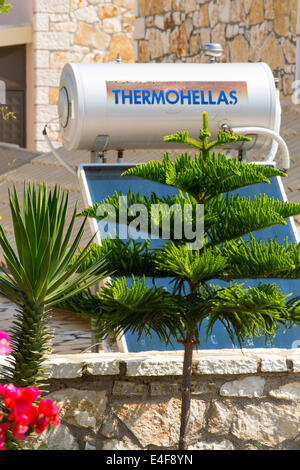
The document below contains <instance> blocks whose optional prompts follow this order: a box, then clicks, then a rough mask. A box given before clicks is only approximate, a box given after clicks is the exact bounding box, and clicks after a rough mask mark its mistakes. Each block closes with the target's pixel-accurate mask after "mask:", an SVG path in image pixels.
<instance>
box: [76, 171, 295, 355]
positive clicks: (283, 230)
mask: <svg viewBox="0 0 300 470" xmlns="http://www.w3.org/2000/svg"><path fill="white" fill-rule="evenodd" d="M132 166H134V165H132V164H90V165H81V166H80V173H79V175H80V176H79V178H80V183H81V188H82V191H83V195H84V197H85V201H86V204H87V206H88V205H93V204H95V203H99V202H101V201H102V200H103V199H104V198H105V197H107V196H112V195H113V193H114V191H118V192H122V193H123V194H126V193H127V191H128V190H131V192H132V193H134V194H136V193H140V194H141V195H142V196H150V195H151V193H152V192H155V193H157V194H158V195H159V196H164V195H174V194H177V189H175V188H172V187H170V186H166V185H162V184H159V183H155V182H151V181H145V180H142V179H140V178H134V177H127V178H120V175H121V173H123V172H124V171H125V170H126V169H128V168H130V167H132ZM238 192H239V195H240V197H243V196H245V197H253V196H255V195H259V194H266V195H267V196H268V197H274V198H275V199H279V200H281V201H283V200H286V195H285V191H284V188H283V185H282V182H281V178H280V177H276V178H271V184H269V185H268V184H257V185H254V186H249V187H247V188H243V189H241V190H239V191H238ZM234 193H235V192H234ZM92 224H93V230H94V232H96V231H97V230H99V231H101V236H102V238H105V237H106V236H109V233H108V232H105V233H103V229H104V226H102V225H101V222H96V221H95V220H94V221H93V222H92ZM106 227H107V224H106ZM117 231H118V229H117ZM253 235H254V236H255V238H256V239H257V240H258V239H263V240H268V239H269V238H270V239H274V238H275V237H276V236H277V241H278V243H280V244H284V243H285V239H286V237H287V238H288V241H289V242H298V241H299V240H298V239H297V232H296V227H295V225H294V221H293V220H292V219H288V220H287V225H284V226H283V225H276V226H274V227H271V228H267V229H264V230H260V231H257V232H254V233H253ZM245 238H247V237H245ZM158 243H161V241H160V240H151V242H150V247H152V248H155V247H157V246H158ZM170 280H171V279H168V278H165V279H156V280H155V282H156V284H157V285H158V286H164V287H165V288H166V289H167V290H169V289H171V286H170ZM130 282H131V279H128V285H130ZM147 282H148V283H149V285H150V284H152V282H153V281H152V278H151V279H150V278H149V279H147ZM239 282H240V281H239ZM244 282H245V287H247V286H256V285H257V284H258V283H259V282H260V280H259V279H255V280H253V279H251V280H245V281H244ZM263 282H265V283H273V282H275V283H276V284H277V285H278V286H279V287H280V289H281V290H282V292H283V293H284V294H292V296H295V295H299V291H300V279H292V280H288V279H284V280H281V279H264V280H263ZM212 283H215V284H218V285H220V286H222V285H226V283H224V282H222V281H219V280H215V281H212ZM123 344H124V349H125V351H126V350H128V351H129V352H139V351H150V350H152V351H153V350H160V351H163V350H166V346H165V345H163V344H161V343H160V341H159V339H158V338H157V336H156V335H155V334H153V336H152V339H150V338H148V337H146V336H144V337H142V338H140V339H139V341H137V336H136V335H135V334H129V333H127V334H126V335H124V338H123ZM274 346H275V347H277V348H297V347H300V327H295V328H293V329H291V330H289V331H287V332H286V333H283V331H282V332H279V333H277V335H276V337H275V339H274ZM201 347H202V348H203V349H223V348H232V347H233V344H232V342H231V340H230V339H229V337H228V335H227V333H226V332H225V330H224V327H223V325H222V324H219V325H218V326H216V328H215V329H214V332H213V335H212V336H211V337H210V338H209V339H208V341H207V342H206V341H205V339H204V338H203V340H202V344H201ZM248 347H249V348H257V347H265V343H264V340H261V341H260V340H259V339H256V340H254V341H253V342H252V341H249V343H248ZM168 349H171V347H169V348H168ZM176 349H178V350H180V349H183V347H182V345H181V344H179V343H177V344H176Z"/></svg>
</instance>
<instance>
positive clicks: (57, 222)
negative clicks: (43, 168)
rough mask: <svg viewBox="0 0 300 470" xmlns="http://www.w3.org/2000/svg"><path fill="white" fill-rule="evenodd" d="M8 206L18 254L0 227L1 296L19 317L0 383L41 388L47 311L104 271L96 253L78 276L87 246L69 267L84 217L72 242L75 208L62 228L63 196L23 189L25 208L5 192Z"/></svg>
mask: <svg viewBox="0 0 300 470" xmlns="http://www.w3.org/2000/svg"><path fill="white" fill-rule="evenodd" d="M9 203H10V209H11V215H12V221H13V227H14V236H15V242H16V252H15V251H14V249H13V248H12V246H11V245H10V243H9V241H8V239H7V237H6V235H5V232H4V230H3V228H2V227H0V245H1V247H2V250H3V253H4V257H5V261H6V264H7V267H8V270H9V274H4V273H3V274H1V275H0V295H3V296H5V297H6V298H8V299H9V300H10V301H12V302H14V303H15V304H16V305H17V307H18V308H17V312H18V313H17V317H16V320H15V321H14V323H13V327H12V330H11V344H12V346H13V352H12V354H11V358H10V364H9V365H8V366H7V367H5V369H4V379H5V380H6V381H9V382H13V383H14V384H15V385H16V386H18V387H20V386H22V387H27V386H31V385H39V386H40V387H41V386H43V382H44V380H45V379H44V372H45V370H44V361H45V359H46V355H47V354H48V353H49V352H50V351H51V348H50V339H51V335H50V332H49V329H48V326H47V320H48V317H49V311H50V309H51V307H53V306H54V305H55V304H56V303H57V302H60V301H65V300H66V299H67V298H69V297H71V296H74V295H77V294H79V293H80V292H81V291H82V290H84V289H87V288H89V287H90V286H91V285H92V284H94V283H95V282H99V281H100V280H103V279H104V278H105V277H106V276H107V274H108V273H107V269H106V262H105V259H104V257H103V256H101V255H100V256H99V258H98V259H97V261H95V263H94V264H93V265H90V266H88V267H86V269H84V270H83V271H82V272H81V273H80V274H76V271H78V269H79V267H80V264H81V263H82V262H84V261H85V258H86V256H87V254H88V250H89V245H90V244H91V242H90V243H89V244H88V246H87V247H86V249H85V250H83V251H81V253H80V255H79V256H78V258H77V260H76V262H74V263H73V264H72V265H71V264H70V261H71V260H72V258H73V257H74V255H75V254H76V251H77V250H78V245H79V243H80V240H81V238H82V235H83V231H84V226H85V222H86V219H85V220H84V221H83V223H82V224H81V227H80V229H79V231H78V233H77V234H76V236H75V237H74V240H73V241H71V236H72V233H73V228H74V223H75V219H76V211H77V209H76V207H75V210H74V212H73V215H72V217H71V219H70V222H69V224H68V226H67V227H66V218H67V209H68V194H67V193H61V192H60V189H59V188H58V187H55V189H54V190H53V191H52V192H49V194H48V191H47V186H46V185H45V184H42V185H40V186H39V190H38V191H37V190H36V187H35V185H28V187H27V188H26V186H25V185H24V198H23V210H21V208H20V204H19V200H18V196H17V192H16V189H15V188H14V189H13V191H12V192H9ZM96 273H97V274H96ZM95 274H96V275H95Z"/></svg>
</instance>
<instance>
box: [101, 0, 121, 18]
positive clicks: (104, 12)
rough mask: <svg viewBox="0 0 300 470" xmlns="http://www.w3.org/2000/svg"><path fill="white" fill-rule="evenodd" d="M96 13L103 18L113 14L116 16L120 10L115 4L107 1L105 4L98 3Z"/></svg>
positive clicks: (111, 16)
mask: <svg viewBox="0 0 300 470" xmlns="http://www.w3.org/2000/svg"><path fill="white" fill-rule="evenodd" d="M97 13H98V17H99V18H100V19H101V20H103V19H104V18H113V17H114V16H118V15H119V14H120V13H121V11H120V8H119V7H118V6H117V5H113V4H112V3H107V4H105V5H99V8H98V10H97Z"/></svg>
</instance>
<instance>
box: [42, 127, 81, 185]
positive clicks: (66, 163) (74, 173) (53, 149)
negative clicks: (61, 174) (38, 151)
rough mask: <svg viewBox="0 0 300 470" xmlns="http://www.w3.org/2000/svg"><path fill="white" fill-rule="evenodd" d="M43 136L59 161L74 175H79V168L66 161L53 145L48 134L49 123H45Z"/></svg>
mask: <svg viewBox="0 0 300 470" xmlns="http://www.w3.org/2000/svg"><path fill="white" fill-rule="evenodd" d="M43 136H44V137H45V139H46V141H47V143H48V145H49V147H50V149H51V152H52V153H53V155H54V156H55V158H56V159H57V160H58V161H59V163H61V164H62V165H63V166H64V167H65V169H66V170H68V171H69V172H70V173H72V174H73V175H75V176H76V177H77V168H75V169H74V168H73V167H72V166H71V165H70V164H69V163H68V162H66V160H65V159H64V158H63V157H62V156H61V155H60V154H59V153H58V152H57V150H56V149H55V147H53V145H52V142H51V140H50V139H49V136H48V133H47V125H45V127H44V130H43Z"/></svg>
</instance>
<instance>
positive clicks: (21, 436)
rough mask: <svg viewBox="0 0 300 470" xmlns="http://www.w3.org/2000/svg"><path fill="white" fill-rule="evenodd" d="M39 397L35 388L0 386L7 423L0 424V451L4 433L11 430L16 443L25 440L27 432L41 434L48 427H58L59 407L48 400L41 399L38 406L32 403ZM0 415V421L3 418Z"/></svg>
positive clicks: (10, 385)
mask: <svg viewBox="0 0 300 470" xmlns="http://www.w3.org/2000/svg"><path fill="white" fill-rule="evenodd" d="M40 395H41V392H40V391H39V389H38V388H37V387H20V388H18V387H15V386H14V384H12V383H9V384H5V385H1V384H0V397H2V402H3V405H4V406H5V408H7V410H8V411H7V412H6V413H5V415H6V416H7V419H8V420H9V422H6V423H0V450H6V449H5V446H4V444H5V433H6V432H7V431H8V429H10V428H11V430H12V435H13V437H14V438H15V439H17V440H18V441H25V440H26V439H27V436H26V433H27V431H33V430H34V431H35V432H36V433H37V434H41V433H42V432H43V431H45V430H46V429H48V428H49V427H50V425H53V426H58V425H59V424H60V419H59V417H58V412H59V406H57V405H55V404H54V403H53V402H52V401H51V400H50V399H47V398H46V399H41V400H40V401H39V403H38V404H35V403H34V402H35V401H36V399H37V398H38V397H39V396H40ZM3 416H4V415H3V414H1V413H0V419H1V418H3Z"/></svg>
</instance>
